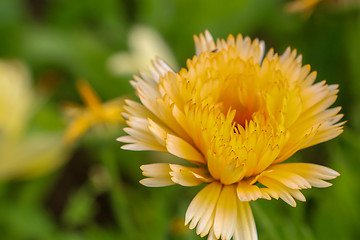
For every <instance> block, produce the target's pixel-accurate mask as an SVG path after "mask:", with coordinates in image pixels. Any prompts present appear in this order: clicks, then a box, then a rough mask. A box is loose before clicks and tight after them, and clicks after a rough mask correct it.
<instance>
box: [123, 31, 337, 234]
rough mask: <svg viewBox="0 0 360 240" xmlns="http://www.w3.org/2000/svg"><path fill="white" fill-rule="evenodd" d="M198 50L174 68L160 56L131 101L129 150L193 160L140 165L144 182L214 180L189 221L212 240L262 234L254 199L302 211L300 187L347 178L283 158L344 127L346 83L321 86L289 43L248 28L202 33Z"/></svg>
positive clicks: (189, 213) (163, 183) (139, 80)
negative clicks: (277, 44)
mask: <svg viewBox="0 0 360 240" xmlns="http://www.w3.org/2000/svg"><path fill="white" fill-rule="evenodd" d="M194 40H195V48H196V56H194V57H193V58H192V59H188V60H187V63H186V68H183V69H181V70H180V71H179V72H178V73H176V72H174V71H173V70H172V69H171V68H170V67H169V66H168V65H166V64H165V63H164V62H163V61H162V60H160V59H157V60H156V61H155V62H154V64H153V65H154V66H153V67H152V68H150V74H148V73H145V72H140V77H138V76H134V81H131V83H132V85H133V86H134V87H135V89H136V93H137V95H138V96H139V98H140V101H141V103H137V102H134V101H131V100H127V101H126V103H127V106H125V107H124V109H125V111H126V112H125V113H124V116H125V118H127V124H128V125H129V127H128V128H125V129H124V131H125V132H126V133H128V136H123V137H120V138H119V139H118V140H119V141H121V142H125V143H128V144H126V145H124V146H122V148H123V149H128V150H155V151H162V152H168V153H171V154H173V155H175V156H177V157H179V158H182V159H184V160H186V161H187V162H189V163H190V164H192V166H188V164H187V165H179V164H171V163H154V164H148V165H143V166H142V167H141V169H142V171H143V174H144V176H146V177H147V178H145V179H143V180H141V183H142V184H143V185H145V186H150V187H160V186H167V185H172V184H180V185H183V186H196V185H200V184H203V183H205V184H206V186H205V187H204V188H203V189H202V190H201V191H200V192H199V193H198V194H197V195H196V197H195V198H194V199H193V200H192V202H191V204H190V206H189V207H188V209H187V212H186V216H185V223H186V224H189V226H190V228H191V229H193V228H195V227H196V233H197V234H199V235H200V236H202V237H203V236H205V235H209V237H208V239H219V238H221V239H231V238H232V237H233V239H235V240H240V239H241V240H244V239H257V232H256V227H255V222H254V218H253V215H252V211H251V209H250V205H249V202H250V201H255V200H257V199H259V198H264V199H271V198H275V199H278V198H281V199H282V200H284V201H285V202H286V203H288V204H290V205H291V206H293V207H295V205H296V202H295V200H294V198H295V199H297V200H300V201H305V197H304V195H303V194H302V193H301V192H300V190H301V189H307V188H311V187H312V186H314V187H328V186H330V185H331V184H330V183H328V182H326V181H324V180H330V179H333V178H335V177H337V176H338V175H339V174H338V173H337V172H336V171H334V170H332V169H330V168H327V167H324V166H320V165H316V164H310V163H283V162H284V161H285V160H287V159H288V158H290V157H291V156H292V155H293V154H294V153H295V152H297V151H298V150H299V149H302V148H306V147H310V146H312V145H315V144H318V143H321V142H324V141H327V140H329V139H332V138H334V137H336V136H338V135H339V134H340V133H341V132H342V125H343V123H338V122H339V120H340V119H341V118H342V115H341V114H338V112H339V111H340V107H336V108H329V107H330V106H331V105H332V104H333V103H334V101H335V99H336V97H337V95H336V94H337V92H338V86H337V85H327V84H326V83H325V81H322V82H319V83H315V84H314V81H315V79H316V72H310V66H309V65H305V66H303V65H302V63H301V61H302V60H301V55H299V56H298V55H297V53H296V50H290V48H288V49H287V50H286V51H285V52H284V53H283V54H282V55H278V54H276V53H274V51H273V50H272V49H271V50H270V51H269V52H268V53H267V54H266V57H265V58H263V55H264V42H263V41H259V40H257V39H255V40H254V41H251V39H250V38H249V37H246V38H243V37H242V36H241V35H240V34H239V35H238V36H237V37H236V38H235V37H233V36H232V35H229V37H228V38H227V40H224V39H218V40H217V41H216V42H215V41H214V40H213V38H212V36H211V35H210V33H209V32H208V31H206V32H205V35H203V34H200V36H199V37H197V36H195V37H194Z"/></svg>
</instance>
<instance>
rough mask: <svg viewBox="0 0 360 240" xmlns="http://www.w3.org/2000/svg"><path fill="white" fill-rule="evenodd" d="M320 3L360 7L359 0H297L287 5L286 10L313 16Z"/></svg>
mask: <svg viewBox="0 0 360 240" xmlns="http://www.w3.org/2000/svg"><path fill="white" fill-rule="evenodd" d="M320 3H326V4H332V5H343V6H345V5H351V4H353V5H355V4H357V5H359V3H360V2H359V1H358V0H295V1H292V2H289V3H288V4H287V5H286V10H287V11H288V12H290V13H292V12H305V13H307V14H311V13H312V12H313V10H314V8H315V7H316V6H317V5H318V4H320Z"/></svg>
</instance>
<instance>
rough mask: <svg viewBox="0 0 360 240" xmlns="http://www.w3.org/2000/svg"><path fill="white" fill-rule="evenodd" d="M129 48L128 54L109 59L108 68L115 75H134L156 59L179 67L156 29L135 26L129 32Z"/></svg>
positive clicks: (114, 55)
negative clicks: (159, 58)
mask: <svg viewBox="0 0 360 240" xmlns="http://www.w3.org/2000/svg"><path fill="white" fill-rule="evenodd" d="M128 46H129V51H128V52H119V53H115V54H113V55H112V56H111V57H110V58H109V59H108V61H107V68H108V70H109V72H110V73H112V74H113V75H116V76H121V75H132V74H134V73H135V72H137V71H138V69H143V68H145V67H147V65H148V63H149V61H150V60H151V59H154V58H155V57H161V58H163V59H167V61H168V63H170V64H171V65H172V66H176V65H177V63H176V60H175V57H174V55H173V54H172V52H171V50H170V48H169V47H168V45H167V43H166V42H165V41H164V39H163V38H162V37H161V35H160V34H159V33H158V32H157V31H156V30H155V29H153V28H150V27H148V26H145V25H135V26H133V27H132V28H131V29H130V31H129V35H128Z"/></svg>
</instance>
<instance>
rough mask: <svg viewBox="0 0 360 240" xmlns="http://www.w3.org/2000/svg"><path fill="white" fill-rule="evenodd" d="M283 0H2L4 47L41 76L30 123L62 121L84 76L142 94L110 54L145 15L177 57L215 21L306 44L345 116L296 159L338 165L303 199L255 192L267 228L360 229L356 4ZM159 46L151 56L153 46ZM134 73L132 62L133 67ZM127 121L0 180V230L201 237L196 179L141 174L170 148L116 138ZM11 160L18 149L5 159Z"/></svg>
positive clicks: (23, 235)
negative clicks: (24, 174) (38, 171)
mask: <svg viewBox="0 0 360 240" xmlns="http://www.w3.org/2000/svg"><path fill="white" fill-rule="evenodd" d="M288 2H289V1H285V0H271V1H264V0H237V1H227V2H221V1H209V0H199V1H190V0H181V1H180V0H173V1H167V0H102V1H94V0H89V1H73V0H3V1H0V58H2V59H20V60H22V61H23V62H25V64H26V65H27V66H28V67H29V69H31V75H32V78H33V82H32V84H33V86H34V88H35V89H36V90H37V91H38V92H41V93H42V95H43V96H44V97H45V98H46V101H44V103H43V104H42V105H41V107H39V108H38V111H37V113H36V114H35V115H34V116H33V118H32V119H31V121H30V127H29V128H30V130H29V131H37V130H43V131H44V130H45V131H53V130H56V131H64V129H65V127H66V122H65V121H64V120H63V118H62V112H61V106H62V104H63V103H64V102H66V101H72V102H77V103H79V104H80V103H81V100H80V97H79V94H78V93H77V90H76V84H75V82H76V81H77V80H78V79H80V78H81V79H86V80H87V81H89V83H90V84H91V85H92V86H93V87H94V89H95V90H96V92H97V93H98V94H99V96H100V97H101V99H103V100H104V101H107V100H109V99H113V98H116V97H121V96H127V97H131V98H134V93H133V90H132V88H131V86H130V84H129V82H128V80H129V79H130V78H131V76H130V75H123V76H115V75H112V74H111V71H109V69H108V68H107V61H108V60H109V58H110V57H111V56H113V54H115V53H117V52H120V51H121V52H124V51H125V52H126V51H128V50H129V45H128V39H127V38H128V35H129V32H131V29H132V28H133V27H134V26H135V25H138V24H141V25H144V26H148V27H150V28H152V29H156V31H158V34H160V36H162V37H163V39H164V41H165V42H167V43H168V45H169V48H170V49H172V50H173V54H174V56H175V58H176V61H177V62H178V63H179V65H180V66H184V65H185V61H186V59H187V58H189V57H192V56H193V54H194V47H193V42H192V35H193V34H198V33H200V32H203V31H204V30H205V29H208V30H209V31H210V32H211V33H212V34H213V35H214V36H215V37H226V36H227V35H228V34H229V33H232V34H237V33H242V34H243V35H249V36H251V37H252V38H260V39H263V40H265V43H266V48H267V49H270V48H271V47H273V48H274V49H275V51H277V52H282V51H284V50H285V49H286V47H287V46H291V47H293V48H296V49H297V50H298V52H299V53H301V54H303V62H304V64H311V67H312V69H314V70H316V71H318V81H320V80H322V79H326V80H327V81H328V83H338V84H340V93H339V99H338V100H337V103H336V105H341V106H343V110H342V112H343V113H344V114H345V119H346V120H348V123H347V124H346V127H345V132H344V133H343V134H342V135H341V136H340V137H338V138H337V139H335V140H332V141H330V142H328V143H323V144H321V145H319V146H314V147H312V148H310V149H306V150H302V151H301V152H299V153H297V154H296V155H295V156H294V157H293V158H292V159H290V161H293V160H294V161H295V160H301V161H305V162H314V163H320V164H326V165H327V166H329V167H332V168H334V169H335V170H336V171H338V172H340V173H341V176H340V177H339V178H337V179H336V180H334V181H332V183H333V184H334V186H332V187H330V188H327V189H311V190H307V191H304V193H305V196H306V197H307V202H306V203H298V206H297V207H296V208H291V207H289V206H287V205H286V204H285V203H283V202H282V201H276V200H272V201H266V200H260V201H257V202H256V203H252V207H253V211H254V215H255V219H256V223H257V228H258V233H259V238H260V239H263V240H266V239H268V240H277V239H294V240H296V239H299V240H300V239H309V240H312V239H345V240H346V239H359V238H360V229H359V227H358V226H359V225H360V215H359V214H358V213H359V212H360V207H359V204H357V202H358V199H359V198H360V188H359V186H358V182H359V181H360V175H359V174H358V173H359V172H360V161H359V156H360V111H359V109H360V95H359V93H358V92H359V91H360V67H359V63H360V44H359V43H360V8H359V7H357V6H355V5H346V6H342V5H331V6H328V5H326V1H324V2H323V3H320V4H319V5H318V6H316V7H315V9H314V11H313V13H312V14H311V15H308V16H305V15H303V14H301V13H297V14H289V13H287V12H285V11H284V6H285V5H286V3H288ZM154 57H155V56H154ZM134 74H136V73H134ZM121 134H122V130H121V129H120V128H118V129H111V130H109V129H107V128H103V129H102V130H98V131H90V132H89V133H87V134H86V135H84V137H83V138H81V139H80V140H79V141H78V142H77V143H76V144H74V145H73V146H72V147H71V149H69V150H71V154H70V156H69V159H68V161H67V163H66V164H65V165H64V166H63V167H60V168H59V169H58V170H57V171H56V172H54V173H51V174H47V175H45V176H42V177H38V178H36V179H32V180H28V181H17V180H13V181H8V182H2V183H1V184H0V232H1V239H9V240H28V239H29V240H30V239H55V240H63V239H66V240H83V239H90V240H92V239H94V240H95V239H104V240H107V239H109V240H112V239H129V240H131V239H134V240H137V239H150V240H160V239H175V240H186V239H200V238H199V237H198V236H196V234H195V231H190V230H188V228H187V227H185V226H183V222H184V216H185V211H186V208H187V206H188V205H189V203H190V201H191V199H192V198H193V197H194V196H195V193H196V192H197V191H198V190H199V189H198V188H183V187H180V186H172V187H167V188H157V189H150V188H145V187H143V186H141V185H140V184H139V183H138V181H139V180H140V179H141V178H142V176H141V173H140V170H139V166H140V165H142V164H145V163H150V162H151V161H152V159H157V160H158V159H162V158H168V157H169V156H167V155H162V154H157V153H149V152H140V153H139V152H126V151H123V150H120V149H119V147H120V143H118V142H116V141H115V139H116V138H117V137H118V136H120V135H121ZM9 160H10V159H9Z"/></svg>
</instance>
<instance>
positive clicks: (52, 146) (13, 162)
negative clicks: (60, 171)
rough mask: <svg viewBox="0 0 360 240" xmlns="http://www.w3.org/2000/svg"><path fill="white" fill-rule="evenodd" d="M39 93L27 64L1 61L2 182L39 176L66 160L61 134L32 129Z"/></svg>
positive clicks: (0, 144)
mask: <svg viewBox="0 0 360 240" xmlns="http://www.w3.org/2000/svg"><path fill="white" fill-rule="evenodd" d="M38 95H39V93H38V92H36V91H35V90H34V89H33V87H32V85H31V78H30V73H29V71H28V69H27V67H26V66H25V64H23V63H22V62H20V61H17V60H12V61H9V60H0V181H5V180H9V179H14V178H17V179H19V178H31V177H35V176H39V175H42V174H45V173H48V172H50V171H52V170H54V169H56V168H58V167H59V166H61V165H62V164H63V163H64V161H65V160H66V155H67V150H66V148H65V146H64V144H62V138H61V135H60V134H59V133H57V132H56V133H55V132H49V131H40V132H38V131H34V130H33V131H31V130H30V124H29V123H30V120H31V119H32V118H33V117H34V116H35V115H36V114H37V111H38V110H39V105H40V102H41V101H40V100H41V98H40V97H38Z"/></svg>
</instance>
